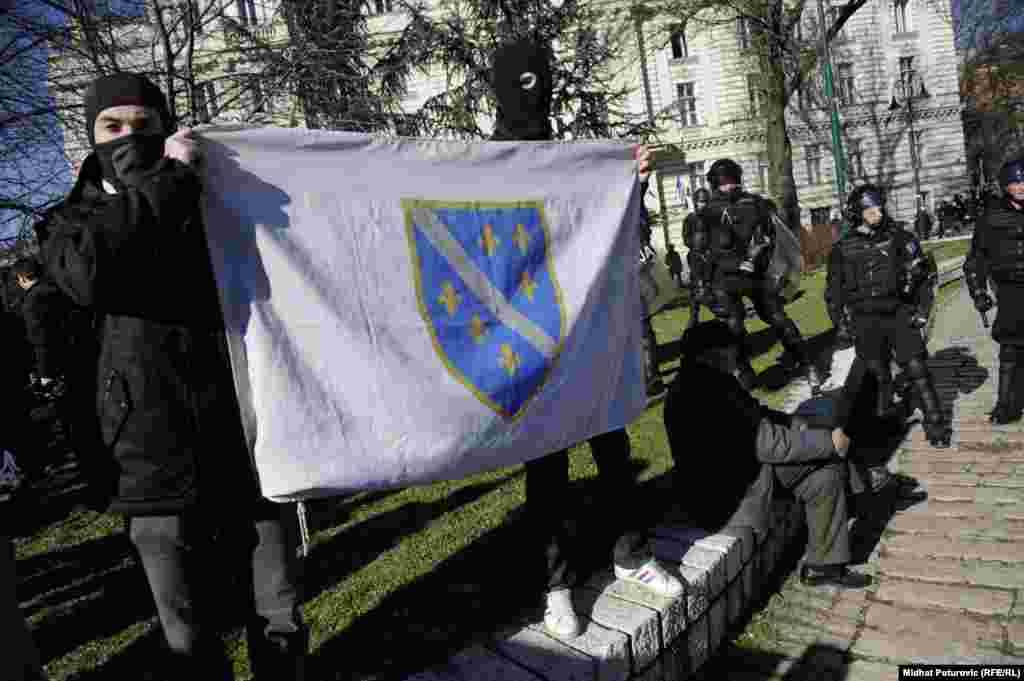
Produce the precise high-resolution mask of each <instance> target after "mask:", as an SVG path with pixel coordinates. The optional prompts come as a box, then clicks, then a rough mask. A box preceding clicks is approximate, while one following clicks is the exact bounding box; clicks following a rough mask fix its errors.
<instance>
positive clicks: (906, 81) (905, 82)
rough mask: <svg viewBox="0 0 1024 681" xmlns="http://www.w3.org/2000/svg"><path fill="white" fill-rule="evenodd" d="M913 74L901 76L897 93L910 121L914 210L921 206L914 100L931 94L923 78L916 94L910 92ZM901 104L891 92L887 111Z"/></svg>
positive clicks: (893, 109) (919, 160)
mask: <svg viewBox="0 0 1024 681" xmlns="http://www.w3.org/2000/svg"><path fill="white" fill-rule="evenodd" d="M912 80H913V76H911V77H909V78H906V77H903V76H901V77H900V79H899V85H900V87H899V88H898V91H899V93H900V94H901V95H902V96H903V98H904V101H905V102H906V105H907V120H908V121H909V122H910V123H909V125H910V163H911V165H912V166H913V168H914V196H915V197H916V198H915V204H916V210H920V208H921V159H920V157H919V155H918V153H917V132H916V131H915V130H914V100H916V99H928V98H929V97H931V95H929V94H928V91H927V90H926V89H925V87H924V80H923V79H922V80H921V81H920V83H921V90H920V92H918V93H917V94H914V93H913V92H911V87H912ZM902 108H903V106H902V105H901V104H900V102H899V101H898V100H897V99H896V92H893V94H892V103H890V104H889V111H898V110H900V109H902Z"/></svg>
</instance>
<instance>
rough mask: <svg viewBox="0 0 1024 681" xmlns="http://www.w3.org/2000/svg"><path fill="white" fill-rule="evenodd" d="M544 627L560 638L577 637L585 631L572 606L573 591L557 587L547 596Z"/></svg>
mask: <svg viewBox="0 0 1024 681" xmlns="http://www.w3.org/2000/svg"><path fill="white" fill-rule="evenodd" d="M545 600H546V604H545V608H544V627H545V628H547V630H548V631H550V632H551V633H552V634H554V635H555V636H558V637H559V638H575V637H577V636H579V635H580V634H581V633H582V632H583V627H582V625H581V624H580V618H579V617H577V616H576V611H575V610H573V607H572V591H570V590H569V589H555V590H553V591H549V592H548V593H547V595H546V596H545Z"/></svg>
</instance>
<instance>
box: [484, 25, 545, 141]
mask: <svg viewBox="0 0 1024 681" xmlns="http://www.w3.org/2000/svg"><path fill="white" fill-rule="evenodd" d="M551 79H552V74H551V52H550V51H549V50H548V49H547V48H546V47H544V46H542V45H540V44H538V43H535V42H532V41H529V40H520V41H517V42H513V43H508V44H505V45H502V46H501V47H499V48H498V50H497V52H495V54H494V74H493V80H492V85H493V87H494V95H495V97H496V98H497V100H498V119H497V122H496V124H495V128H494V136H493V138H494V139H496V140H547V139H551V121H550V115H551V91H552V83H551Z"/></svg>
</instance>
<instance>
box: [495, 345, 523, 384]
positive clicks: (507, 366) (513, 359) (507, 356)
mask: <svg viewBox="0 0 1024 681" xmlns="http://www.w3.org/2000/svg"><path fill="white" fill-rule="evenodd" d="M499 364H501V367H502V368H503V369H504V370H505V371H507V372H508V375H509V376H515V375H516V371H518V370H519V366H520V364H521V363H520V360H519V355H517V354H516V353H515V351H514V350H512V346H511V345H509V344H508V343H502V344H501V359H500V360H499Z"/></svg>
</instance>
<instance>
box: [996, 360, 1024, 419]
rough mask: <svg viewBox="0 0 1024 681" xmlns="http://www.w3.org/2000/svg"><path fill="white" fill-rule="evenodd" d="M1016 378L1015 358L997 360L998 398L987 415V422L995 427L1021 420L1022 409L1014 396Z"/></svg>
mask: <svg viewBox="0 0 1024 681" xmlns="http://www.w3.org/2000/svg"><path fill="white" fill-rule="evenodd" d="M1000 354H1003V353H1000ZM1016 376H1017V362H1016V358H1013V359H1010V358H1006V357H1001V358H1000V360H999V397H998V398H997V399H996V406H995V409H993V410H992V413H991V414H990V415H989V420H990V421H991V422H992V423H994V424H995V425H1005V424H1007V423H1013V422H1015V421H1019V420H1020V419H1021V415H1022V409H1021V406H1020V404H1019V403H1018V401H1017V396H1016V395H1015V394H1014V380H1015V379H1016Z"/></svg>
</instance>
